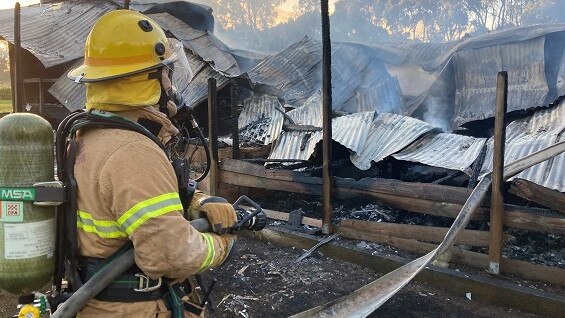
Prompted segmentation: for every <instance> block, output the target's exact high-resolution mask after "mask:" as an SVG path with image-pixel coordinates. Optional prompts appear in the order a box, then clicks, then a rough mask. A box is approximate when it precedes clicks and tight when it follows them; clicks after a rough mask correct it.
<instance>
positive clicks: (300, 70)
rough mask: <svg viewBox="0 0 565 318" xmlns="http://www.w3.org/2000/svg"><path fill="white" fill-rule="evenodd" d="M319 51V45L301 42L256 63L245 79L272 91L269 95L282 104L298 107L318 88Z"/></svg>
mask: <svg viewBox="0 0 565 318" xmlns="http://www.w3.org/2000/svg"><path fill="white" fill-rule="evenodd" d="M321 50H322V46H321V44H320V43H319V42H316V41H312V40H310V39H309V38H304V39H302V41H300V42H297V43H295V44H293V45H291V46H289V47H288V48H286V49H284V50H283V51H281V52H279V53H278V54H275V55H273V56H271V57H270V58H268V59H266V60H264V61H263V62H261V63H259V65H257V66H256V67H255V68H253V69H252V70H251V71H249V73H248V74H249V78H250V79H251V81H252V82H253V83H255V84H261V85H267V86H270V87H272V88H273V89H274V90H275V92H273V95H277V96H278V97H281V98H283V99H284V100H285V101H286V103H288V104H292V105H297V106H299V105H301V104H302V103H303V102H304V101H305V100H306V99H307V98H308V97H310V96H311V95H312V94H313V93H314V92H315V91H316V90H317V89H318V88H319V87H320V82H321V79H322V74H321V73H320V72H319V64H320V61H321Z"/></svg>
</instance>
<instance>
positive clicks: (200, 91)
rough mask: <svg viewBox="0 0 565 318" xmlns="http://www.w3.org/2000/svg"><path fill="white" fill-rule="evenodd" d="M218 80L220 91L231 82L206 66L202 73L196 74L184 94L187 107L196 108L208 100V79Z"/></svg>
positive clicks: (217, 85) (217, 84)
mask: <svg viewBox="0 0 565 318" xmlns="http://www.w3.org/2000/svg"><path fill="white" fill-rule="evenodd" d="M209 78H214V79H216V87H217V88H218V90H220V89H221V88H223V87H224V86H225V85H227V84H228V82H229V80H228V79H227V78H226V77H225V76H223V75H221V74H220V73H218V72H216V71H215V70H213V69H212V68H211V67H210V66H208V65H206V66H205V67H203V68H202V69H201V70H200V72H198V73H197V74H195V76H194V78H192V81H191V82H190V84H189V85H188V87H187V88H186V90H185V91H184V92H183V93H182V96H183V97H184V99H185V102H186V104H187V105H189V106H191V107H194V106H196V105H198V104H200V103H201V102H203V101H205V100H206V99H207V98H208V79H209Z"/></svg>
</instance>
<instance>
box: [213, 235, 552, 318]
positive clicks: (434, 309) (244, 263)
mask: <svg viewBox="0 0 565 318" xmlns="http://www.w3.org/2000/svg"><path fill="white" fill-rule="evenodd" d="M303 252H304V251H303V250H301V249H295V248H285V247H279V246H274V245H272V244H270V243H265V242H261V241H257V240H253V239H248V238H240V239H239V241H238V244H237V245H236V248H235V251H234V254H233V255H232V258H231V259H230V260H229V262H228V263H226V264H225V265H224V266H223V267H222V268H220V269H217V270H214V271H212V272H210V273H208V274H205V275H203V276H204V279H205V280H210V279H211V278H212V277H216V278H217V279H218V282H217V283H216V287H215V288H214V291H213V294H212V300H213V303H214V305H215V306H216V307H217V309H216V310H215V311H214V312H213V313H212V314H211V315H210V316H211V317H214V318H220V317H250V318H251V317H288V316H290V315H293V314H296V313H299V312H301V311H304V310H306V309H309V308H312V307H315V306H318V305H321V304H324V303H326V302H328V301H331V300H333V299H336V298H338V297H340V296H343V295H346V294H348V293H350V292H352V291H354V290H356V289H357V288H359V287H361V286H363V285H365V284H367V283H369V282H371V281H373V280H375V279H377V278H378V277H379V276H380V275H379V274H378V273H376V272H375V271H373V270H371V269H367V268H363V267H360V266H357V265H354V264H350V263H346V262H341V261H337V260H334V259H331V258H328V257H325V256H323V255H321V254H320V253H317V252H315V253H313V254H312V256H310V257H308V258H306V259H304V260H302V261H301V262H296V260H297V258H298V257H300V255H302V254H303ZM471 299H472V295H471ZM370 317H394V318H397V317H430V318H431V317H434V318H435V317H523V318H525V317H530V318H531V317H541V316H536V315H532V314H527V313H522V312H518V311H516V310H512V309H508V308H501V307H495V306H490V305H486V304H483V303H478V302H476V301H473V300H469V299H468V298H466V295H454V294H450V293H446V292H444V291H442V290H438V289H435V288H433V287H431V286H427V285H423V284H420V283H411V284H409V285H408V286H407V287H405V288H404V289H403V290H402V291H400V292H399V293H398V294H397V295H395V296H394V297H393V298H391V299H390V300H389V301H388V302H387V303H386V304H385V305H384V306H383V307H381V308H379V310H378V311H376V312H375V313H374V314H372V315H371V316H370Z"/></svg>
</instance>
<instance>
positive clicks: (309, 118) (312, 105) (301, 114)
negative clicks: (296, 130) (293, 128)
mask: <svg viewBox="0 0 565 318" xmlns="http://www.w3.org/2000/svg"><path fill="white" fill-rule="evenodd" d="M286 114H287V115H288V117H290V119H292V120H293V121H294V123H295V124H297V125H311V126H314V127H320V128H321V127H322V116H323V115H322V96H321V95H320V93H317V94H314V95H312V96H310V98H308V100H307V101H306V102H305V103H304V106H301V107H297V108H295V109H293V110H291V111H289V112H287V113H286Z"/></svg>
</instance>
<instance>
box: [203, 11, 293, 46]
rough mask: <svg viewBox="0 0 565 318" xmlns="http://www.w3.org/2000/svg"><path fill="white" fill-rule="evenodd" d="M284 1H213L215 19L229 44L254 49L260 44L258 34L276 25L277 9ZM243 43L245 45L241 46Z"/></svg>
mask: <svg viewBox="0 0 565 318" xmlns="http://www.w3.org/2000/svg"><path fill="white" fill-rule="evenodd" d="M283 2H284V0H244V1H240V0H211V5H212V8H213V9H214V18H215V20H216V22H218V23H219V25H220V27H221V32H222V33H223V35H224V36H227V37H228V38H229V39H228V42H232V43H238V44H239V45H240V46H241V47H243V48H245V46H244V45H247V46H248V48H249V46H251V47H253V48H257V47H256V46H257V45H258V43H259V42H260V39H259V38H258V34H259V32H260V31H262V30H265V29H268V28H269V27H271V26H273V25H274V24H275V21H276V20H275V18H276V12H275V9H276V8H277V7H278V6H279V5H280V4H281V3H283ZM241 43H245V44H244V45H241Z"/></svg>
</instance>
